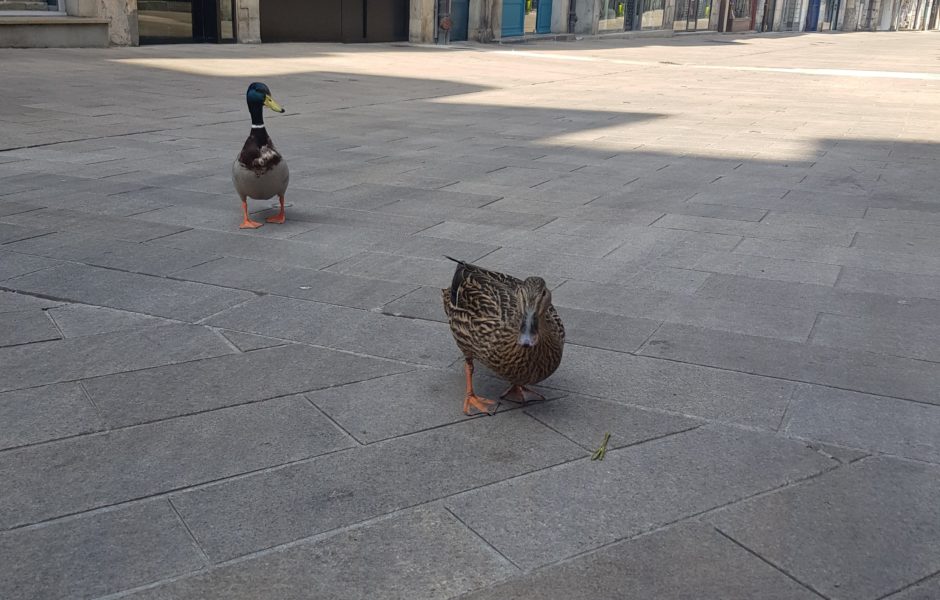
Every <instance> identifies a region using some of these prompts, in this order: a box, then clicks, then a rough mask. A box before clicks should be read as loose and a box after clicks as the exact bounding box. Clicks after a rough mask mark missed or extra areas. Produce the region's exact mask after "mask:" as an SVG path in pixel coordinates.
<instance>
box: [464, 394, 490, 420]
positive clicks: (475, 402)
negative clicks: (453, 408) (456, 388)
mask: <svg viewBox="0 0 940 600" xmlns="http://www.w3.org/2000/svg"><path fill="white" fill-rule="evenodd" d="M470 407H473V408H475V409H477V412H476V413H472V412H470ZM497 408H499V403H497V402H493V401H492V400H487V399H486V398H481V397H480V396H477V395H476V394H467V396H466V397H465V398H464V399H463V414H465V415H467V416H470V415H473V414H487V415H490V416H492V415H493V414H494V413H495V412H496V409H497Z"/></svg>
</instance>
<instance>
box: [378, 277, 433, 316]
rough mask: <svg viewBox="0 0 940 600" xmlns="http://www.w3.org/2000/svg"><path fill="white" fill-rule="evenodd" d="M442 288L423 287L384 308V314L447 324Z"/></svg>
mask: <svg viewBox="0 0 940 600" xmlns="http://www.w3.org/2000/svg"><path fill="white" fill-rule="evenodd" d="M441 289H442V287H429V286H422V287H419V288H418V289H416V290H415V291H413V292H411V293H410V294H405V295H404V296H402V297H401V298H398V299H397V300H395V301H393V302H389V303H388V304H386V305H385V306H383V307H382V313H383V314H386V315H393V316H396V317H410V318H413V319H424V320H426V321H437V322H439V323H446V322H447V315H445V314H444V304H443V299H442V297H441Z"/></svg>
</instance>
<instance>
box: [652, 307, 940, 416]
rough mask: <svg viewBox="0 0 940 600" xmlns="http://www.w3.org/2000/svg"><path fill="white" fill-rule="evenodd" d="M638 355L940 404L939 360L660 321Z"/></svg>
mask: <svg viewBox="0 0 940 600" xmlns="http://www.w3.org/2000/svg"><path fill="white" fill-rule="evenodd" d="M639 353H640V354H642V355H644V356H659V357H662V358H668V359H671V360H679V361H683V362H688V363H694V364H700V365H709V366H713V367H718V368H723V369H732V370H735V371H741V372H745V373H757V374H760V375H767V376H770V377H780V378H783V379H789V380H793V381H803V382H806V383H818V384H822V385H828V386H832V387H838V388H843V389H849V390H855V391H859V392H867V393H870V394H880V395H884V396H892V397H895V398H904V399H907V400H916V401H920V402H928V403H940V399H938V398H937V395H936V391H935V390H937V389H938V387H937V386H938V385H940V365H938V364H937V363H931V362H926V361H920V360H914V359H909V358H903V357H896V356H890V355H886V354H877V353H874V352H864V351H855V350H845V349H842V348H827V347H824V346H814V345H808V344H798V343H794V342H784V341H773V340H768V339H766V338H758V337H754V336H747V335H738V334H733V333H726V332H719V331H715V330H710V329H702V328H697V327H689V326H685V325H672V324H666V325H663V326H662V327H660V328H659V330H658V331H657V332H656V333H655V334H654V335H653V336H652V337H651V338H650V340H649V341H648V342H647V343H646V345H645V346H644V347H643V348H641V349H640V351H639Z"/></svg>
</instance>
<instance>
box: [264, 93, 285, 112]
mask: <svg viewBox="0 0 940 600" xmlns="http://www.w3.org/2000/svg"><path fill="white" fill-rule="evenodd" d="M264 105H265V106H267V107H268V108H270V109H271V110H273V111H274V112H279V113H282V112H284V108H283V107H282V106H281V105H280V104H278V103H277V102H275V101H274V98H272V97H271V96H265V97H264Z"/></svg>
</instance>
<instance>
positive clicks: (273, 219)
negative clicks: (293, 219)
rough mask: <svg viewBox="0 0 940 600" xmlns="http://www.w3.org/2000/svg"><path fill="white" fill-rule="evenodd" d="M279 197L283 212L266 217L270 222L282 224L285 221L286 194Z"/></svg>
mask: <svg viewBox="0 0 940 600" xmlns="http://www.w3.org/2000/svg"><path fill="white" fill-rule="evenodd" d="M277 198H278V200H280V201H281V212H279V213H277V214H276V215H274V216H273V217H268V218H267V219H265V221H267V222H268V223H277V224H281V223H283V222H284V196H278V197H277Z"/></svg>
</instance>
